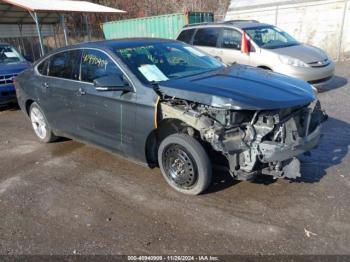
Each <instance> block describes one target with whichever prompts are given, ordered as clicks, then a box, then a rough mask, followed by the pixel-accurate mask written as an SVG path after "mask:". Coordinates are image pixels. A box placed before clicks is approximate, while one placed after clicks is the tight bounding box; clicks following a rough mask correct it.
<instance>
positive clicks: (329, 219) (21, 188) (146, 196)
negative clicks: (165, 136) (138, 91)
mask: <svg viewBox="0 0 350 262" xmlns="http://www.w3.org/2000/svg"><path fill="white" fill-rule="evenodd" d="M349 72H350V64H348V65H346V64H338V69H337V75H338V76H337V78H336V79H335V81H334V83H333V84H332V85H331V86H329V87H328V88H326V89H325V90H324V92H323V93H321V94H320V100H321V101H322V102H323V106H324V107H325V109H326V110H327V113H328V114H329V116H330V119H329V121H328V122H327V123H326V124H325V126H324V129H323V134H324V136H323V138H322V142H321V145H320V147H319V148H318V149H317V150H315V151H314V152H313V154H312V155H311V156H309V157H304V158H303V162H304V163H303V170H302V175H303V177H302V178H301V179H300V180H299V181H288V180H278V181H277V182H273V181H271V180H268V179H261V180H259V181H257V182H256V183H250V182H241V183H238V182H234V181H232V180H231V179H230V178H229V177H227V176H225V175H223V174H220V173H219V172H216V174H215V175H216V181H215V183H214V185H213V186H212V187H211V188H210V190H209V191H208V192H207V193H206V194H204V195H201V196H198V197H190V196H185V195H182V194H179V193H176V192H174V191H172V190H171V189H170V187H169V186H167V184H166V183H165V181H164V180H163V178H162V177H161V174H160V171H159V169H153V170H150V169H147V168H145V167H142V166H139V165H136V164H134V163H132V162H128V161H126V160H124V159H122V158H119V157H117V156H113V155H111V154H109V153H106V152H103V151H100V150H97V149H95V148H92V147H89V146H85V145H82V144H79V143H76V142H74V141H62V142H59V143H54V144H50V145H44V144H40V143H38V142H37V140H36V138H35V136H34V133H33V131H32V129H31V126H30V123H29V121H27V119H26V117H25V116H24V115H23V114H22V113H21V112H20V111H18V110H13V109H6V110H2V111H0V213H1V216H0V253H1V254H203V253H204V254H216V255H219V254H350V208H349V205H350V176H349V175H350V164H349V161H350V154H349V153H348V149H349V144H350V114H349V112H350V93H349V89H350V88H349V87H350V84H347V80H346V77H350V73H349Z"/></svg>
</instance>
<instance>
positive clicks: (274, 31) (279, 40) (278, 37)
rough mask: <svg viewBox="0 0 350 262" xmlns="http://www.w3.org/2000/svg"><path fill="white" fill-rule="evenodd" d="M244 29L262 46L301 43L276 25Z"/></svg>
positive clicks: (280, 46)
mask: <svg viewBox="0 0 350 262" xmlns="http://www.w3.org/2000/svg"><path fill="white" fill-rule="evenodd" d="M244 31H245V32H246V33H247V34H248V35H249V37H250V38H251V39H252V40H253V41H254V42H255V43H256V44H257V45H258V46H259V47H261V48H266V49H275V48H282V47H287V46H293V45H299V43H298V41H297V40H295V39H294V38H293V37H291V36H290V35H289V34H287V33H286V32H283V31H282V30H281V29H279V28H277V27H274V26H265V27H256V28H249V29H246V30H244Z"/></svg>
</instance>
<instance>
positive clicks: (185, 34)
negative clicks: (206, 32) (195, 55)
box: [177, 29, 195, 44]
mask: <svg viewBox="0 0 350 262" xmlns="http://www.w3.org/2000/svg"><path fill="white" fill-rule="evenodd" d="M194 31H195V29H189V30H184V31H182V32H181V33H180V35H179V37H178V38H177V40H179V41H181V42H184V43H187V44H190V43H191V40H192V36H193V33H194Z"/></svg>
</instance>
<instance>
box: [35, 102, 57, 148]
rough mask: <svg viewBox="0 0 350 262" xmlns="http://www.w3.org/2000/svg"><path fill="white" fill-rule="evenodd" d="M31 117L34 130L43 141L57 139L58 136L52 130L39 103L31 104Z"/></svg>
mask: <svg viewBox="0 0 350 262" xmlns="http://www.w3.org/2000/svg"><path fill="white" fill-rule="evenodd" d="M29 117H30V120H31V122H32V127H33V129H34V132H35V134H36V136H37V137H38V138H39V140H40V141H41V142H44V143H50V142H53V141H55V140H57V137H56V136H55V134H54V133H53V132H52V130H51V128H50V125H49V124H48V122H47V120H46V117H45V115H44V113H43V111H42V110H41V108H40V107H39V105H38V104H37V103H33V104H32V105H31V106H30V110H29Z"/></svg>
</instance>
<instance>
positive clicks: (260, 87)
mask: <svg viewBox="0 0 350 262" xmlns="http://www.w3.org/2000/svg"><path fill="white" fill-rule="evenodd" d="M159 91H160V92H162V93H163V94H166V95H168V96H171V97H177V98H181V99H186V100H189V101H193V102H198V103H202V104H206V105H211V106H214V107H221V108H229V109H237V110H239V109H242V110H272V109H281V108H288V107H294V106H298V105H307V104H309V103H311V102H312V101H314V100H315V99H316V97H315V95H314V92H313V90H312V87H311V85H309V84H308V83H306V82H305V81H303V80H299V79H296V78H291V77H288V76H285V75H281V74H277V73H272V72H269V71H266V70H262V69H257V68H253V67H249V66H242V65H234V66H232V67H227V68H224V69H220V70H218V71H214V72H210V73H206V74H201V75H197V76H192V77H186V78H181V79H175V80H169V81H165V82H161V84H160V87H159Z"/></svg>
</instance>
